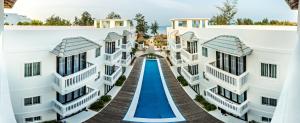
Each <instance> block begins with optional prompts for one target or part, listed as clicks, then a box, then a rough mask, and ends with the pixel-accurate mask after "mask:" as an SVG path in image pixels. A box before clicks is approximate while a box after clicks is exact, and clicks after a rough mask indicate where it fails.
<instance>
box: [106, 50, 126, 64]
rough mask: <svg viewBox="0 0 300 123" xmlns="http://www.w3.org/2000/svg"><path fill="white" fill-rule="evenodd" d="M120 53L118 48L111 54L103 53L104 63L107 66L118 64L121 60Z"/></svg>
mask: <svg viewBox="0 0 300 123" xmlns="http://www.w3.org/2000/svg"><path fill="white" fill-rule="evenodd" d="M121 56H122V52H121V50H120V49H119V48H117V49H116V51H115V52H114V53H112V54H109V53H104V57H105V61H106V62H107V63H108V64H115V63H118V61H119V60H120V59H121Z"/></svg>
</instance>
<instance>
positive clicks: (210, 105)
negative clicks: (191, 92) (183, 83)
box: [195, 95, 217, 111]
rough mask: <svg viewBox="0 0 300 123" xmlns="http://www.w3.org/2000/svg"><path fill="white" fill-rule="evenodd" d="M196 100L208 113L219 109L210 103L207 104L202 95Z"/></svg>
mask: <svg viewBox="0 0 300 123" xmlns="http://www.w3.org/2000/svg"><path fill="white" fill-rule="evenodd" d="M195 100H196V101H197V102H199V103H200V104H202V105H203V106H204V108H205V109H206V110H207V111H213V110H216V109H217V107H216V106H215V105H214V104H210V103H209V102H207V101H206V100H205V99H204V98H203V96H201V95H197V96H196V98H195Z"/></svg>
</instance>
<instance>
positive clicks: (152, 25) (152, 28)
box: [150, 21, 159, 35]
mask: <svg viewBox="0 0 300 123" xmlns="http://www.w3.org/2000/svg"><path fill="white" fill-rule="evenodd" d="M150 28H151V33H152V34H153V35H156V34H158V32H157V30H158V28H159V26H158V23H157V22H156V21H154V23H152V24H151V27H150Z"/></svg>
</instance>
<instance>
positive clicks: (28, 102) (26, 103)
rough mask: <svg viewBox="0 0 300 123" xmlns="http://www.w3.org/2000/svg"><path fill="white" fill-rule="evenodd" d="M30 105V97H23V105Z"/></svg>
mask: <svg viewBox="0 0 300 123" xmlns="http://www.w3.org/2000/svg"><path fill="white" fill-rule="evenodd" d="M28 105H32V99H31V98H25V99H24V106H28Z"/></svg>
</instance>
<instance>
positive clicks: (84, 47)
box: [51, 37, 100, 57]
mask: <svg viewBox="0 0 300 123" xmlns="http://www.w3.org/2000/svg"><path fill="white" fill-rule="evenodd" d="M98 47H100V45H98V44H97V43H95V42H93V41H91V40H88V39H86V38H84V37H71V38H64V39H63V40H62V42H61V43H59V44H58V45H57V46H56V47H55V48H54V49H53V50H52V51H51V53H53V54H55V55H57V56H60V57H67V56H72V55H76V54H80V53H83V52H86V51H88V50H91V49H95V48H98Z"/></svg>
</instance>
